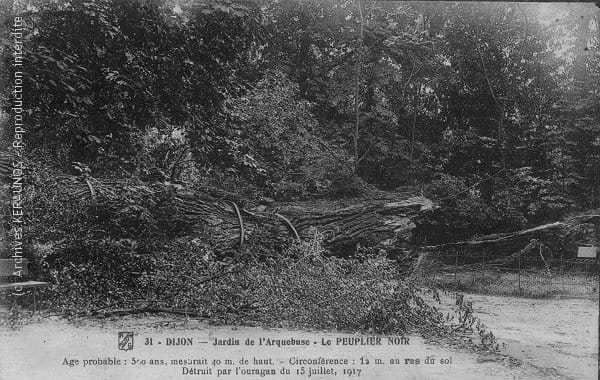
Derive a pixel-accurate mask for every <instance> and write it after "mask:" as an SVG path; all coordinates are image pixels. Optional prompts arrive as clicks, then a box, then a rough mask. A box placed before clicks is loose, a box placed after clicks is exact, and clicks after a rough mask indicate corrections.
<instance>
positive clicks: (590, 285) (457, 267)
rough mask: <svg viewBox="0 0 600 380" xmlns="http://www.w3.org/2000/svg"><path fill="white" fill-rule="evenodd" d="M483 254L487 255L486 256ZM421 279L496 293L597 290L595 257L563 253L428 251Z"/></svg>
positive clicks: (598, 269) (587, 292)
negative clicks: (493, 254)
mask: <svg viewBox="0 0 600 380" xmlns="http://www.w3.org/2000/svg"><path fill="white" fill-rule="evenodd" d="M486 256H487V257H486ZM423 268H424V271H423V272H422V273H423V279H424V280H427V281H433V282H435V283H436V284H438V285H442V286H450V287H453V288H456V289H464V290H468V289H472V290H482V291H487V292H490V293H498V294H523V295H539V296H543V295H551V294H564V295H573V296H591V295H594V294H597V291H598V278H599V275H600V267H599V264H598V261H597V260H596V259H577V258H569V259H565V258H563V257H544V256H543V255H542V254H540V257H521V256H520V255H513V256H509V257H504V258H500V259H498V258H492V257H491V256H488V255H486V253H485V252H481V253H477V254H473V253H465V252H460V251H456V252H452V253H449V254H443V255H442V254H430V255H429V257H428V258H427V260H426V262H425V263H424V265H423Z"/></svg>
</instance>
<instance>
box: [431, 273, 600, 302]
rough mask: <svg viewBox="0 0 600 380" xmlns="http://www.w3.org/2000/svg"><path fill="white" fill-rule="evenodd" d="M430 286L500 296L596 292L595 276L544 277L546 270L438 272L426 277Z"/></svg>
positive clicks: (587, 295) (534, 296) (576, 274)
mask: <svg viewBox="0 0 600 380" xmlns="http://www.w3.org/2000/svg"><path fill="white" fill-rule="evenodd" d="M427 282H428V283H430V285H432V286H435V287H438V288H441V289H448V290H456V291H461V292H469V293H479V294H488V295H501V296H521V297H531V298H551V297H555V296H570V297H593V296H595V295H596V294H597V292H598V281H597V280H596V278H595V277H594V276H588V277H586V276H585V275H583V274H580V273H568V272H565V273H564V274H563V275H560V274H551V275H549V274H547V273H546V272H545V271H542V270H540V271H522V272H521V275H520V279H519V275H518V272H516V271H511V272H499V271H493V270H477V271H466V270H461V271H458V272H457V273H456V276H455V275H454V273H448V272H445V273H444V272H441V273H437V274H436V275H435V276H432V277H430V278H428V280H427Z"/></svg>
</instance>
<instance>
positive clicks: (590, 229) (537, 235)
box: [421, 213, 600, 258]
mask: <svg viewBox="0 0 600 380" xmlns="http://www.w3.org/2000/svg"><path fill="white" fill-rule="evenodd" d="M532 241H533V242H538V243H537V244H538V245H539V244H543V245H544V246H545V247H547V248H549V249H550V250H551V251H552V253H555V254H557V253H562V254H563V255H564V257H573V256H574V255H575V252H576V251H577V250H576V247H577V246H578V245H598V244H599V243H600V215H599V214H595V213H592V214H582V215H576V216H572V217H569V218H567V219H565V220H563V221H559V222H553V223H548V224H544V225H540V226H536V227H532V228H528V229H525V230H520V231H516V232H510V233H497V234H491V235H486V236H480V237H476V238H473V239H470V240H463V241H457V242H453V243H446V244H439V245H434V246H424V247H421V249H422V250H423V251H439V252H441V251H444V250H446V249H458V250H461V251H472V250H478V251H483V250H485V251H486V252H487V253H491V254H492V255H493V254H494V253H495V254H496V256H498V257H509V256H514V257H518V255H520V254H521V253H522V252H523V250H524V249H526V248H527V247H528V246H529V245H530V244H531V242H532ZM449 252H450V253H451V254H454V250H451V251H449ZM490 258H491V257H490Z"/></svg>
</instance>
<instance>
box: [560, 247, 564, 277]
mask: <svg viewBox="0 0 600 380" xmlns="http://www.w3.org/2000/svg"><path fill="white" fill-rule="evenodd" d="M564 274H565V265H564V264H563V253H562V251H561V252H560V280H561V282H564V281H565V279H564V278H563V275H564Z"/></svg>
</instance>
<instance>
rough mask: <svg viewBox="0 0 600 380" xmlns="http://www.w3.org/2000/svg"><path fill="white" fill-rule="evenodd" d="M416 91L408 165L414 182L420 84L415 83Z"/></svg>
mask: <svg viewBox="0 0 600 380" xmlns="http://www.w3.org/2000/svg"><path fill="white" fill-rule="evenodd" d="M416 87H417V88H416V90H415V94H414V95H413V108H414V109H413V119H412V126H411V136H410V164H411V166H413V169H412V170H411V173H410V175H411V178H412V180H413V181H414V179H415V178H414V177H415V174H414V173H415V170H414V156H415V135H416V129H417V113H418V110H419V100H420V92H421V84H420V83H417V86H416Z"/></svg>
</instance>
